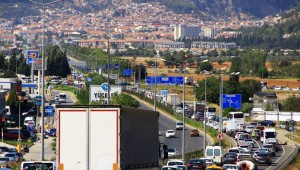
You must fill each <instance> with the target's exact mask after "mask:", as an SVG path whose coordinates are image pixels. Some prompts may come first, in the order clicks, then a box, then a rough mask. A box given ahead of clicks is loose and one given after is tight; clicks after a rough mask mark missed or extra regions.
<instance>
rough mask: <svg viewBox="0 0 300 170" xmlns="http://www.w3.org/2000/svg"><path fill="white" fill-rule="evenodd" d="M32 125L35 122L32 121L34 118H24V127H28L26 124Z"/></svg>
mask: <svg viewBox="0 0 300 170" xmlns="http://www.w3.org/2000/svg"><path fill="white" fill-rule="evenodd" d="M29 122H30V123H31V124H32V123H34V122H35V121H34V117H25V119H24V125H25V126H28V123H29Z"/></svg>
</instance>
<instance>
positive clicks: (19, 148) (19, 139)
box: [17, 101, 21, 152]
mask: <svg viewBox="0 0 300 170" xmlns="http://www.w3.org/2000/svg"><path fill="white" fill-rule="evenodd" d="M17 150H18V152H21V101H19V133H18V145H17Z"/></svg>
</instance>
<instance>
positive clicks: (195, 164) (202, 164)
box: [186, 158, 206, 170]
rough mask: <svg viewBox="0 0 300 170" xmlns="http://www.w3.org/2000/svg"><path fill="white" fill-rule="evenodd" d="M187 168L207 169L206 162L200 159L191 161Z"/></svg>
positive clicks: (189, 169)
mask: <svg viewBox="0 0 300 170" xmlns="http://www.w3.org/2000/svg"><path fill="white" fill-rule="evenodd" d="M186 166H187V169H188V170H191V169H200V170H205V168H206V166H205V161H204V160H202V159H200V158H194V159H190V160H189V161H188V163H187V165H186Z"/></svg>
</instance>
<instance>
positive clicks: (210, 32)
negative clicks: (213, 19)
mask: <svg viewBox="0 0 300 170" xmlns="http://www.w3.org/2000/svg"><path fill="white" fill-rule="evenodd" d="M203 31H204V37H207V38H215V36H216V35H217V29H216V28H214V27H206V28H203Z"/></svg>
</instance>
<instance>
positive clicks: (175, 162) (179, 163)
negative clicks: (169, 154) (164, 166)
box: [168, 161, 183, 166]
mask: <svg viewBox="0 0 300 170" xmlns="http://www.w3.org/2000/svg"><path fill="white" fill-rule="evenodd" d="M168 165H169V166H173V165H183V162H177V161H174V162H169V163H168Z"/></svg>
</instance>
